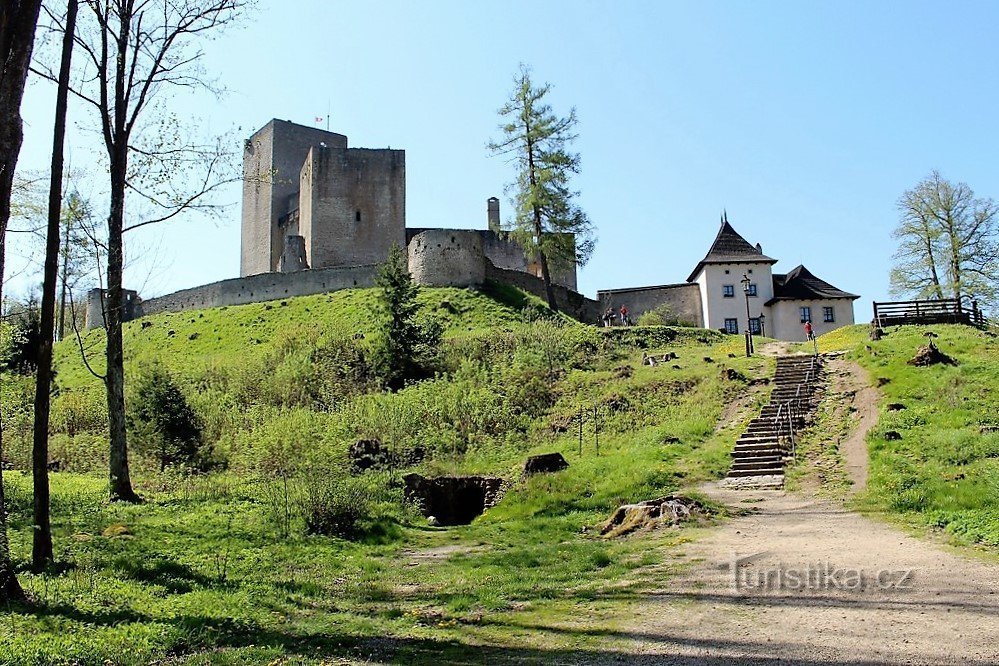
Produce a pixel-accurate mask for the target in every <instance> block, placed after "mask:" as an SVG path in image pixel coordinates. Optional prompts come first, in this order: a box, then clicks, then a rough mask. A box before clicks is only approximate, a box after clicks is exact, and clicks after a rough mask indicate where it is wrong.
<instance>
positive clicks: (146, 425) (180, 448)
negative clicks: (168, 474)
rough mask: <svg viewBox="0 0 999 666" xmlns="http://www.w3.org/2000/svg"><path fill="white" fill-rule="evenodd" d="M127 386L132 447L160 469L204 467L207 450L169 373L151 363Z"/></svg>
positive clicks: (190, 411)
mask: <svg viewBox="0 0 999 666" xmlns="http://www.w3.org/2000/svg"><path fill="white" fill-rule="evenodd" d="M129 386H130V391H131V394H130V395H129V399H128V401H127V406H128V409H127V411H126V423H127V427H128V430H129V436H130V441H131V443H132V447H133V449H134V450H135V451H137V452H139V453H142V454H145V455H147V456H150V457H154V458H155V459H156V460H157V461H158V462H159V467H160V471H161V472H162V471H163V470H165V469H166V468H167V467H168V466H171V465H179V466H182V467H185V468H190V469H196V470H204V469H206V468H207V467H208V466H209V465H210V459H209V450H208V449H207V448H206V447H204V446H203V445H202V440H201V426H200V424H199V423H198V418H197V416H196V415H195V413H194V410H193V409H191V407H190V405H188V403H187V399H186V398H185V397H184V393H183V392H182V391H181V390H180V387H179V386H178V385H177V383H176V382H175V381H174V379H173V377H171V376H170V373H169V372H167V371H166V370H165V369H164V368H163V367H162V366H160V365H152V366H149V367H147V368H145V369H144V371H142V372H141V373H139V374H138V375H137V376H136V377H134V378H133V380H132V381H131V382H130V383H129Z"/></svg>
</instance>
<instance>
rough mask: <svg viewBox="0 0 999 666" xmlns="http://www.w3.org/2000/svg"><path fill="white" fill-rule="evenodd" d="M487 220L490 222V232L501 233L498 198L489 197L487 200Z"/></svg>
mask: <svg viewBox="0 0 999 666" xmlns="http://www.w3.org/2000/svg"><path fill="white" fill-rule="evenodd" d="M486 218H487V220H488V222H489V230H490V231H495V232H497V233H499V230H500V211H499V199H497V198H496V197H489V198H488V199H487V200H486Z"/></svg>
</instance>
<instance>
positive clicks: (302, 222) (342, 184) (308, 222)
mask: <svg viewBox="0 0 999 666" xmlns="http://www.w3.org/2000/svg"><path fill="white" fill-rule="evenodd" d="M298 226H299V233H300V235H301V236H303V237H304V238H305V245H306V249H307V253H308V257H309V262H310V265H312V266H313V267H314V268H335V267H341V266H357V265H366V264H373V263H382V262H384V261H385V259H386V258H388V252H389V248H390V247H391V246H392V245H393V244H394V245H398V246H399V247H404V246H405V242H406V153H405V151H402V150H372V149H367V148H350V149H347V150H339V149H332V148H329V147H322V146H314V147H312V148H311V150H309V152H308V155H307V157H306V159H305V162H304V164H303V165H302V168H301V170H300V199H299V222H298Z"/></svg>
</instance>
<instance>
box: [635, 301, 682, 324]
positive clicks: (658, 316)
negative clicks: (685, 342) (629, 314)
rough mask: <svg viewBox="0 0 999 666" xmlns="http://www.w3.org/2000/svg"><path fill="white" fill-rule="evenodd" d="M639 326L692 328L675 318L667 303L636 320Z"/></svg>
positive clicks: (677, 317) (675, 315) (674, 313)
mask: <svg viewBox="0 0 999 666" xmlns="http://www.w3.org/2000/svg"><path fill="white" fill-rule="evenodd" d="M638 325H639V326H692V324H691V323H690V322H687V321H684V320H683V319H680V317H679V316H677V314H676V312H674V311H673V308H672V307H671V306H670V305H669V304H668V303H663V304H662V305H657V306H656V307H654V308H652V309H651V310H649V311H648V312H645V313H644V314H642V316H641V317H639V318H638Z"/></svg>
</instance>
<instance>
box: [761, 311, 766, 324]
mask: <svg viewBox="0 0 999 666" xmlns="http://www.w3.org/2000/svg"><path fill="white" fill-rule="evenodd" d="M766 320H767V316H766V315H765V314H763V313H762V312H761V313H760V321H761V322H764V321H766Z"/></svg>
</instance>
